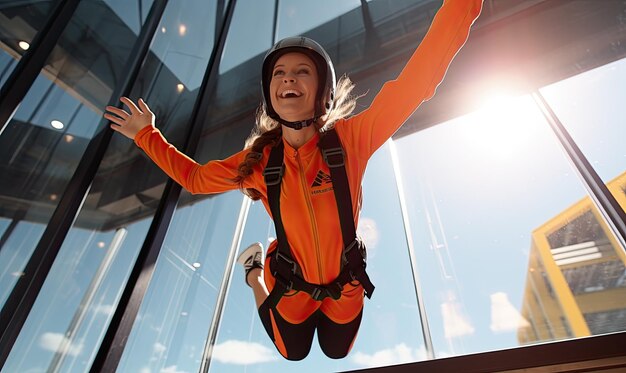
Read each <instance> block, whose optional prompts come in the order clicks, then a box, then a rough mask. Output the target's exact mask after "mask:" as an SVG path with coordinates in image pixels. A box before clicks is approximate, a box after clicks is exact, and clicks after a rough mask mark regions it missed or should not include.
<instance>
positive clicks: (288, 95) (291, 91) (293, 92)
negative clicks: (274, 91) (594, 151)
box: [280, 89, 302, 98]
mask: <svg viewBox="0 0 626 373" xmlns="http://www.w3.org/2000/svg"><path fill="white" fill-rule="evenodd" d="M300 96H302V92H300V91H296V90H295V89H287V90H285V91H283V92H282V93H281V94H280V97H281V98H297V97H300Z"/></svg>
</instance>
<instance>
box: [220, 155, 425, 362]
mask: <svg viewBox="0 0 626 373" xmlns="http://www.w3.org/2000/svg"><path fill="white" fill-rule="evenodd" d="M390 165H391V159H390V154H389V147H388V146H384V147H383V148H382V149H381V150H379V151H378V152H377V153H376V154H375V155H374V157H372V159H371V160H370V164H369V166H368V170H367V174H366V176H365V179H364V184H363V194H364V205H363V210H362V213H361V217H360V222H359V228H358V234H359V235H360V236H361V237H362V238H363V239H364V241H365V242H366V245H367V248H368V272H369V274H370V277H371V278H372V281H373V282H374V284H375V285H376V293H375V294H374V296H373V297H372V299H371V300H366V301H365V310H364V315H363V321H362V324H361V328H360V330H359V335H358V337H357V339H356V342H355V344H354V346H353V349H352V352H351V353H350V354H349V355H348V356H347V357H346V358H345V359H340V360H332V359H329V358H328V357H326V356H325V355H324V354H323V353H322V351H321V350H320V348H319V345H318V344H317V342H316V341H314V342H313V346H312V348H311V353H310V354H309V356H307V358H306V359H305V360H303V361H300V362H297V364H298V368H297V369H298V371H299V372H331V371H332V372H336V371H345V370H353V369H359V368H365V367H375V366H383V365H389V364H399V363H406V362H412V361H418V360H423V359H425V358H426V352H425V347H424V342H423V340H422V333H421V325H420V322H419V315H418V311H417V301H416V298H415V290H414V285H413V278H412V274H411V267H410V262H409V259H408V252H407V246H406V239H405V235H404V231H403V226H402V217H401V213H400V206H399V204H398V197H397V195H396V186H395V183H394V181H393V180H394V176H393V171H392V168H391V167H390ZM274 237H275V233H274V225H273V222H272V221H271V220H270V218H269V217H268V214H267V212H266V211H265V209H264V208H263V205H262V204H261V203H254V204H253V205H252V207H251V209H250V213H249V215H248V219H247V222H246V228H245V231H244V235H243V239H242V243H241V246H242V248H241V249H243V248H245V247H247V245H249V244H250V243H253V242H256V241H258V242H261V243H263V245H264V247H266V248H267V245H268V244H269V242H271V241H273V240H274ZM210 367H211V371H212V372H245V371H250V370H251V369H253V370H254V371H256V372H282V371H291V370H293V369H294V363H293V362H290V361H287V360H285V359H284V358H282V357H281V356H280V354H279V353H278V352H277V351H276V348H275V347H274V345H273V344H272V342H271V341H270V339H269V337H268V336H267V334H266V333H265V330H264V329H263V326H262V325H261V323H260V321H259V316H258V314H257V311H256V307H255V304H254V299H253V296H252V291H251V290H250V288H249V287H248V286H247V285H246V284H245V282H244V271H243V269H242V268H241V266H237V267H236V268H235V273H234V275H233V281H232V284H231V288H230V292H229V298H228V301H227V304H226V307H225V311H224V316H223V318H222V323H221V325H220V332H219V336H218V340H217V343H216V345H215V349H214V354H213V357H212V360H211V366H210Z"/></svg>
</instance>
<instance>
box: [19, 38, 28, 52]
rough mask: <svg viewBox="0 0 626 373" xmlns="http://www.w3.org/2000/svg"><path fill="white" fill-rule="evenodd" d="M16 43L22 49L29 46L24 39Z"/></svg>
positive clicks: (26, 48)
mask: <svg viewBox="0 0 626 373" xmlns="http://www.w3.org/2000/svg"><path fill="white" fill-rule="evenodd" d="M17 45H19V46H20V48H22V49H23V50H28V48H30V44H28V42H25V41H24V40H22V41H20V42H19V43H17Z"/></svg>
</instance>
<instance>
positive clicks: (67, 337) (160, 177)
mask: <svg viewBox="0 0 626 373" xmlns="http://www.w3.org/2000/svg"><path fill="white" fill-rule="evenodd" d="M188 5H191V4H188V3H186V4H185V7H182V6H181V5H180V3H177V2H170V3H169V6H168V7H167V9H166V13H165V15H164V17H163V20H162V22H161V25H159V29H158V30H159V32H158V33H157V35H156V36H155V39H154V41H153V43H152V46H151V53H150V54H149V55H148V56H147V58H146V61H145V63H144V66H143V67H142V70H141V73H140V76H139V78H138V80H137V83H136V85H135V87H133V90H132V92H133V93H132V94H131V96H133V97H138V96H142V97H145V98H146V101H147V102H148V103H149V104H150V106H151V108H152V109H153V110H154V111H155V113H156V115H157V118H158V119H157V125H158V126H159V127H160V128H161V129H162V130H163V132H164V133H165V135H166V136H167V137H168V138H169V139H170V140H172V142H173V143H174V144H176V145H177V146H180V145H181V143H182V140H183V137H184V134H185V132H186V130H187V126H188V125H189V123H190V116H191V112H192V108H193V105H194V102H195V101H196V99H197V96H198V93H199V89H198V88H199V86H200V84H201V81H202V78H203V75H204V72H205V70H206V68H207V64H208V60H209V56H210V54H211V52H212V48H213V42H214V38H215V36H214V30H215V27H214V26H215V25H214V24H211V23H215V21H216V16H215V11H216V10H215V4H211V3H207V2H204V1H200V0H198V4H195V5H193V9H194V12H192V13H189V12H188V11H186V10H187V9H189V8H187V6H188ZM134 6H136V4H134ZM207 26H208V27H207ZM181 66H183V67H184V68H181ZM101 104H102V107H103V106H104V103H101ZM99 105H100V104H99ZM98 122H99V120H94V121H91V122H89V121H86V123H85V127H88V128H91V130H92V131H96V130H97V128H98V127H97V123H98ZM213 145H214V144H210V145H209V146H211V147H212V148H214V149H215V148H217V149H219V147H215V146H213ZM138 175H139V177H138ZM166 180H167V179H166V177H165V175H164V174H163V173H162V172H161V171H160V170H158V168H157V167H156V166H155V165H153V164H152V163H151V162H149V160H148V159H147V158H146V157H145V155H143V154H142V153H141V152H140V151H139V150H138V149H137V148H136V146H135V145H134V144H133V143H132V142H131V141H129V140H128V139H126V138H123V137H122V136H118V135H115V136H114V137H113V139H112V141H111V145H110V147H109V149H108V151H107V153H106V154H105V156H104V159H103V161H102V163H101V166H100V168H99V170H98V173H97V175H96V177H95V179H94V181H93V183H92V186H91V188H90V191H89V195H88V196H87V197H86V199H85V202H84V204H83V208H82V210H81V211H80V213H79V216H78V217H77V219H76V222H75V224H74V226H73V227H72V229H71V231H70V232H69V235H68V237H67V239H66V241H65V242H64V244H63V246H62V248H61V252H60V254H59V256H58V258H57V260H56V261H55V264H54V267H53V268H52V271H51V273H50V275H49V278H48V279H47V281H46V283H45V285H44V289H43V290H42V294H45V295H42V296H41V297H39V298H38V299H37V301H36V303H35V305H34V308H33V311H32V314H31V316H30V317H29V318H28V320H27V322H26V324H25V326H24V328H23V330H22V333H21V334H20V337H19V338H18V341H17V342H16V344H15V346H14V348H13V350H12V352H11V355H10V357H9V362H7V367H9V366H10V367H11V368H10V370H12V371H26V370H28V369H31V368H32V369H38V370H51V371H56V370H59V371H81V372H82V371H85V370H87V369H88V367H89V366H90V364H91V362H92V359H93V357H94V355H95V353H96V352H97V348H98V347H99V344H100V342H101V339H102V336H103V334H104V332H105V331H106V328H107V326H108V323H109V321H110V317H111V315H112V313H113V311H114V310H115V307H116V305H117V302H118V299H119V296H120V294H121V291H122V290H123V288H124V286H125V283H126V281H127V278H128V274H129V271H130V270H131V268H132V266H133V264H134V262H135V258H136V255H137V253H138V251H139V249H140V248H141V246H142V243H143V240H144V238H145V235H146V233H147V231H148V228H149V226H150V224H151V221H152V219H151V217H152V215H153V214H154V211H155V209H156V208H157V206H158V203H159V200H160V198H161V197H162V192H163V188H164V185H165V182H166ZM235 196H236V198H237V200H236V201H235V202H233V200H232V198H233V197H229V196H220V197H219V198H212V199H207V200H206V201H204V202H203V203H196V204H193V203H194V202H195V201H196V200H197V198H196V199H192V198H191V197H190V196H189V195H188V194H184V195H183V198H182V199H181V201H180V206H192V205H193V207H190V209H189V210H185V209H181V210H180V212H179V211H177V215H176V217H175V223H174V225H173V228H172V229H174V232H176V229H179V230H180V229H183V230H184V229H185V228H189V227H191V224H190V223H189V221H194V222H199V223H202V222H204V224H207V225H208V226H209V228H210V229H214V230H215V231H217V232H220V234H221V235H220V234H218V235H213V236H211V235H210V234H211V230H210V229H204V228H199V229H198V230H197V234H200V236H198V238H197V239H198V240H199V241H194V242H195V243H196V244H195V245H192V244H189V245H188V244H183V245H181V242H187V241H186V240H187V238H190V237H191V235H190V234H188V233H187V231H185V233H184V234H182V235H177V234H173V235H170V236H168V240H169V239H171V240H173V241H172V243H169V242H170V241H168V243H167V244H166V247H165V248H164V249H163V253H164V255H163V256H162V258H160V259H159V266H158V268H157V272H156V274H155V283H154V285H151V289H152V290H150V292H149V293H148V299H149V300H148V301H147V303H146V306H145V307H144V308H143V309H142V314H141V315H140V318H139V320H140V321H141V322H142V323H140V324H138V325H139V327H138V328H136V329H137V330H138V332H142V333H145V334H143V335H141V334H139V335H141V338H139V339H137V338H138V337H133V338H135V340H134V341H131V342H130V345H129V346H135V345H134V343H135V342H136V341H138V342H137V343H139V344H141V343H142V342H143V341H144V339H142V338H156V340H155V341H154V342H153V343H152V344H150V346H151V347H152V346H156V347H155V348H156V349H157V350H158V351H160V349H161V346H167V347H168V348H169V347H170V345H169V342H172V343H173V344H172V349H171V350H168V356H169V358H168V359H164V360H163V361H162V363H163V364H173V365H176V364H178V365H179V366H183V367H185V368H182V369H185V370H187V369H188V368H186V367H187V365H186V364H187V363H190V364H195V363H196V360H197V359H199V356H201V353H202V346H203V345H204V340H205V339H206V328H204V329H201V328H196V324H198V323H199V322H197V320H202V321H204V322H205V325H206V323H208V322H209V321H210V318H208V317H207V314H210V312H208V311H207V309H211V308H213V306H212V304H211V301H210V299H211V293H210V291H214V287H213V286H214V284H215V282H216V278H217V279H219V278H221V272H219V271H218V270H216V268H217V269H219V270H223V269H222V267H223V262H224V256H225V253H226V251H225V248H224V245H223V243H222V242H224V239H225V238H224V237H228V240H227V241H228V242H229V244H230V240H231V237H232V233H229V232H232V228H229V225H232V224H234V222H235V221H236V219H230V220H229V219H228V218H227V217H228V213H229V212H232V214H234V215H235V216H236V214H237V213H238V210H239V209H238V206H239V204H240V203H241V195H240V194H238V193H235ZM233 205H234V206H235V207H234V208H233V207H232V206H233ZM222 206H227V207H228V211H229V212H224V211H221V210H220V209H221V208H223V207H222ZM198 211H201V212H198ZM211 211H213V213H214V214H215V216H214V217H213V218H211V216H213V215H211ZM207 213H208V215H209V219H208V220H204V219H201V218H199V217H198V216H197V214H202V215H203V217H206V216H205V215H207ZM190 214H191V215H190ZM222 218H223V219H225V220H224V221H225V223H224V224H223V225H217V224H214V222H215V221H217V220H218V219H222ZM178 219H181V220H180V221H178ZM220 221H221V220H220ZM177 223H178V224H179V225H176V224H177ZM224 234H226V235H224ZM205 235H207V236H206V237H207V239H208V240H207V241H206V242H203V240H205V238H204V237H205ZM214 236H215V237H214ZM181 237H183V238H182V241H181ZM209 240H210V241H209ZM205 244H209V245H210V246H209V247H211V248H215V249H211V250H207V249H206V246H204V245H205ZM194 250H195V251H194ZM193 253H198V255H197V256H195V257H193V258H191V257H190V256H193ZM181 259H182V260H185V261H189V260H191V259H194V260H196V261H197V262H198V263H200V264H201V265H202V267H203V268H204V271H207V272H194V273H198V274H199V275H198V276H199V277H198V278H197V279H198V281H199V282H192V283H191V284H189V283H187V285H189V286H190V288H189V289H187V291H186V292H185V291H183V292H180V293H177V292H176V291H178V290H179V289H180V288H179V287H177V286H182V285H183V284H184V282H182V281H183V279H186V276H189V274H190V273H191V272H190V271H189V270H188V268H189V267H184V263H183V262H181ZM181 263H183V264H181ZM189 263H191V266H192V268H196V267H193V264H194V263H196V262H195V261H194V262H189ZM181 265H182V266H183V267H180V266H181ZM200 274H201V275H202V276H200ZM172 278H174V279H175V280H172ZM170 280H171V282H170ZM161 281H165V284H163V283H162V282H161ZM207 281H208V283H207ZM200 283H201V284H203V285H202V286H200ZM207 285H210V286H209V288H207V287H206V286H207ZM169 286H172V287H173V288H174V289H175V293H176V294H180V295H181V298H174V299H173V300H172V301H171V303H169V302H170V298H171V293H170V292H165V293H164V292H163V291H162V289H163V288H166V289H169ZM193 286H198V287H197V288H196V290H193ZM203 286H204V287H203ZM207 290H209V292H208V293H206V292H207ZM195 291H198V292H199V294H201V296H197V297H195V296H193V297H192V294H193V293H194V292H195ZM205 293H206V294H205ZM164 295H165V297H164ZM183 295H185V296H187V298H185V296H183ZM190 297H191V298H190ZM213 298H214V294H213ZM185 300H187V303H186V302H185ZM190 300H194V301H195V300H197V301H198V303H197V304H195V303H194V304H191V305H190V304H189V303H188V302H189V301H190ZM163 302H166V305H167V307H165V308H163V307H162V305H163ZM213 302H214V300H213ZM188 306H189V307H190V310H189V311H186V312H188V314H189V316H190V318H189V319H190V320H192V321H191V322H190V323H189V324H185V323H180V324H179V323H178V321H181V320H179V319H178V318H173V317H172V314H169V313H168V314H166V315H165V316H163V315H161V314H159V311H165V312H167V311H168V310H170V311H171V310H173V309H175V308H176V307H179V308H180V309H179V310H178V314H176V315H180V314H181V312H185V310H184V309H186V308H187V307H188ZM168 307H170V308H168ZM155 310H156V311H155ZM153 311H154V312H156V313H155V314H153V313H152V312H153ZM151 317H154V318H158V317H162V318H161V319H160V321H162V322H165V321H170V322H172V323H174V322H175V323H177V324H172V325H173V326H172V327H169V328H168V327H166V326H163V330H168V331H171V332H172V333H173V335H171V336H170V337H171V338H170V337H168V338H170V339H167V338H165V337H164V334H159V335H158V336H156V337H155V335H154V334H152V332H153V330H152V329H150V328H148V329H144V328H142V327H143V326H147V325H152V324H150V322H149V320H150V319H151ZM164 338H165V339H164ZM181 339H184V340H185V343H187V342H188V341H189V343H190V345H184V346H183V343H180V341H181ZM157 343H160V345H159V344H157ZM185 346H190V347H189V348H192V349H196V351H197V353H198V354H199V355H198V357H197V359H191V360H189V362H184V363H181V362H178V361H176V359H181V361H182V360H184V359H186V358H187V356H188V354H189V350H188V349H187V347H185ZM177 348H178V349H177ZM129 350H130V351H133V353H131V354H130V355H125V356H124V359H125V358H126V357H127V356H130V362H129V361H123V362H122V365H124V364H127V363H128V364H130V365H133V366H134V364H144V363H145V364H148V365H150V364H153V365H154V362H152V361H151V360H150V359H151V358H153V357H154V355H151V354H152V353H153V352H154V351H153V350H150V351H148V352H147V353H148V356H147V357H146V358H145V359H144V355H142V353H143V352H145V351H144V350H142V349H141V346H140V347H139V349H138V350H136V351H135V350H134V349H133V348H132V347H130V348H129ZM175 351H178V352H175ZM9 364H10V365H9ZM168 366H169V365H168ZM163 367H164V368H165V365H164V366H163ZM122 370H124V369H122ZM129 371H137V370H135V369H134V368H130V370H129Z"/></svg>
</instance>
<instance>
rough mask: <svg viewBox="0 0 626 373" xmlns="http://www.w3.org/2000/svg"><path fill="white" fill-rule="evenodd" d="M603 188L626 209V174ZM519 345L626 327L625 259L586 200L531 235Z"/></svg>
mask: <svg viewBox="0 0 626 373" xmlns="http://www.w3.org/2000/svg"><path fill="white" fill-rule="evenodd" d="M607 187H608V188H609V190H610V191H611V193H612V194H613V196H615V198H616V199H617V201H618V203H619V204H620V206H621V207H622V208H623V209H625V210H626V172H625V173H623V174H621V175H620V176H618V177H617V178H615V179H614V180H611V181H610V182H609V183H608V184H607ZM522 315H523V316H524V318H526V320H528V322H529V324H528V325H527V326H525V327H520V328H519V330H518V340H519V342H520V343H522V344H526V343H532V342H537V341H546V340H555V339H563V338H572V337H583V336H589V335H594V334H602V333H608V332H613V331H618V330H624V329H626V255H625V254H624V251H623V250H622V249H621V248H619V244H618V243H617V242H616V241H615V239H614V238H613V235H612V234H611V233H610V232H609V229H608V227H607V225H606V223H605V222H604V219H602V217H601V216H600V215H599V212H598V211H597V210H596V208H595V207H594V206H593V204H592V202H591V200H590V199H589V197H586V198H584V199H582V200H581V201H579V202H577V203H576V204H574V205H573V206H571V207H570V208H568V209H567V210H565V211H563V212H562V213H560V214H559V215H557V216H556V217H554V218H553V219H551V220H549V221H548V222H546V223H545V224H543V225H542V226H541V227H539V228H537V229H536V230H534V231H533V233H532V242H531V250H530V258H529V265H528V276H527V279H526V290H525V292H524V301H523V304H522Z"/></svg>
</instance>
